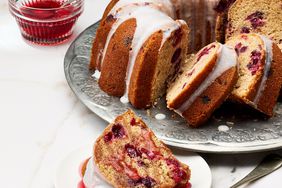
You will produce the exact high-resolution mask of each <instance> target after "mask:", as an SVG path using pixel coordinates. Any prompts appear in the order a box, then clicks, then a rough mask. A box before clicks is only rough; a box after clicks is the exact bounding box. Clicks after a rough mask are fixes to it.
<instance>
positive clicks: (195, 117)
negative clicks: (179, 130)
mask: <svg viewBox="0 0 282 188" xmlns="http://www.w3.org/2000/svg"><path fill="white" fill-rule="evenodd" d="M180 70H181V71H180V74H179V75H178V77H177V78H176V80H175V81H174V82H173V83H171V84H170V86H169V88H168V91H167V96H166V99H167V107H168V108H169V109H172V110H174V111H175V112H177V113H178V114H179V115H181V116H183V117H184V118H185V119H186V120H187V122H188V124H189V125H190V126H192V127H198V126H200V125H201V124H203V123H204V122H205V121H207V120H208V118H209V117H210V116H211V114H212V113H213V112H214V110H215V109H217V108H218V107H219V106H220V105H221V104H222V103H223V102H224V101H225V100H226V99H227V98H228V96H229V94H230V93H231V91H232V90H233V87H234V85H235V83H236V82H237V78H238V71H237V55H236V52H235V50H234V49H232V48H230V47H227V46H225V45H222V44H220V43H218V42H215V43H212V44H209V45H208V46H206V47H204V48H203V49H201V50H200V51H199V52H198V53H197V54H196V55H194V56H192V57H191V58H190V59H188V60H187V61H186V63H185V64H184V65H183V66H182V67H181V68H180Z"/></svg>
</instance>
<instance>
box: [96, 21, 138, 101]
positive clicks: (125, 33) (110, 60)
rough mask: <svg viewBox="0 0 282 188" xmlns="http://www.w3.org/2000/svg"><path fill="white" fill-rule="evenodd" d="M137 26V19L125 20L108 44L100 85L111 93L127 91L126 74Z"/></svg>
mask: <svg viewBox="0 0 282 188" xmlns="http://www.w3.org/2000/svg"><path fill="white" fill-rule="evenodd" d="M135 28H136V20H135V19H134V18H132V19H129V20H127V21H125V22H123V23H122V24H121V25H120V26H119V27H118V29H117V30H116V32H115V35H113V37H112V38H111V40H110V43H109V45H108V49H107V53H106V56H105V59H104V62H103V66H102V67H101V77H100V79H99V86H100V88H101V89H102V90H103V91H104V92H106V93H107V94H109V95H113V96H117V97H121V96H123V94H124V92H125V88H126V83H125V76H126V70H127V65H128V60H129V52H130V48H131V40H132V38H133V36H134V32H135ZM117 41H118V42H117Z"/></svg>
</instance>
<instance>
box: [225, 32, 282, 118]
mask: <svg viewBox="0 0 282 188" xmlns="http://www.w3.org/2000/svg"><path fill="white" fill-rule="evenodd" d="M226 44H227V45H229V46H231V47H233V48H234V49H235V50H236V52H237V54H238V62H239V79H238V82H237V84H236V86H235V89H234V90H233V92H232V97H231V99H233V100H236V101H239V102H243V103H246V104H248V105H250V106H252V107H254V108H256V109H257V110H259V111H261V112H263V113H265V114H266V115H268V116H272V115H273V108H274V106H275V104H276V102H277V98H278V96H279V91H280V89H281V84H282V53H281V51H280V50H279V48H278V46H277V45H276V44H275V43H273V42H272V41H271V40H270V39H268V38H266V37H264V36H261V35H258V34H241V35H238V36H235V37H231V38H230V39H229V40H228V41H227V43H226Z"/></svg>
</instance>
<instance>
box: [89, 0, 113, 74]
mask: <svg viewBox="0 0 282 188" xmlns="http://www.w3.org/2000/svg"><path fill="white" fill-rule="evenodd" d="M118 1H119V0H112V1H111V2H110V4H109V5H108V6H107V8H106V10H105V11H104V14H103V17H102V19H101V21H100V25H99V28H98V30H97V32H96V37H95V38H94V39H93V46H92V49H91V55H90V56H91V57H90V64H89V68H90V69H98V70H100V62H101V58H102V56H101V53H102V52H103V48H104V46H105V43H106V40H107V37H108V34H109V32H110V30H111V28H112V25H113V24H114V22H115V19H114V18H113V16H112V15H109V16H108V14H109V12H110V11H111V9H112V8H113V7H114V6H115V4H116V3H117V2H118Z"/></svg>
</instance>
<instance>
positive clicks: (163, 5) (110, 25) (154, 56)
mask: <svg viewBox="0 0 282 188" xmlns="http://www.w3.org/2000/svg"><path fill="white" fill-rule="evenodd" d="M188 33H189V29H188V26H187V24H186V22H184V21H183V20H177V19H176V11H175V7H174V5H173V4H172V3H171V1H170V0H131V1H128V0H112V1H111V2H110V4H109V5H108V7H107V8H106V11H105V12H104V16H103V18H102V20H101V23H100V26H99V28H98V30H97V34H96V38H95V40H94V43H93V47H92V55H91V63H90V68H91V69H96V70H99V71H100V72H101V76H100V78H99V82H98V83H99V86H100V88H101V89H102V90H103V91H104V92H106V93H107V94H109V95H111V96H117V97H121V102H123V103H128V102H130V103H131V104H132V105H133V106H134V107H136V108H148V107H150V106H151V105H153V103H154V102H155V101H156V99H158V98H159V97H161V96H163V95H164V94H165V91H166V83H167V81H168V79H171V78H173V75H174V74H175V72H177V70H178V68H179V67H180V64H181V63H182V62H183V61H184V59H185V55H186V52H187V47H188Z"/></svg>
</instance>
